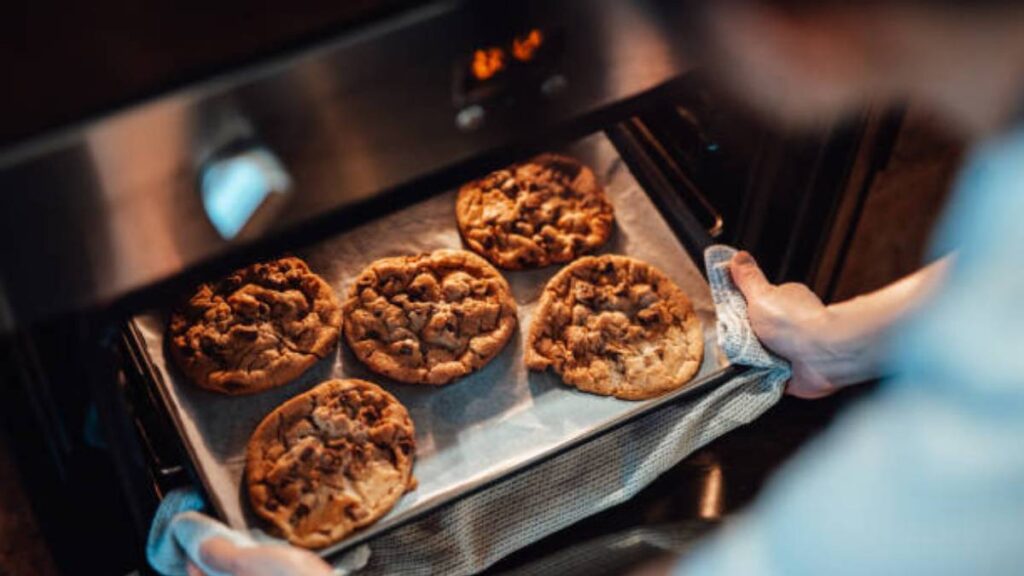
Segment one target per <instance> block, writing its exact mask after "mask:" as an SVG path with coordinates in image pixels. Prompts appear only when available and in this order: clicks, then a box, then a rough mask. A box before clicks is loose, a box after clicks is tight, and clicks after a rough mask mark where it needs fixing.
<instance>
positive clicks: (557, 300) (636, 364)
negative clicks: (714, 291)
mask: <svg viewBox="0 0 1024 576" xmlns="http://www.w3.org/2000/svg"><path fill="white" fill-rule="evenodd" d="M703 358H704V338H703V334H702V332H701V326H700V320H699V319H698V318H697V315H696V314H695V313H694V310H693V306H692V305H691V304H690V300H689V299H688V298H687V297H686V295H685V294H684V293H683V291H682V290H680V289H679V287H678V286H676V285H675V284H674V283H673V282H672V281H671V280H669V279H668V278H667V277H666V276H665V275H664V274H662V273H661V271H659V270H658V269H657V268H655V267H653V266H651V265H649V264H646V263H644V262H640V261H639V260H634V259H632V258H627V257H625V256H614V255H605V256H597V257H594V256H588V257H585V258H581V259H579V260H577V261H576V262H573V263H572V264H570V265H569V266H566V267H565V268H564V269H563V270H561V271H560V272H559V273H558V274H556V275H555V276H554V278H552V279H551V281H550V282H548V284H547V286H545V287H544V292H543V294H542V295H541V298H540V305H539V307H538V309H537V313H536V316H535V318H534V320H533V324H532V326H530V333H529V335H528V338H527V345H526V365H527V366H528V367H529V368H530V369H532V370H539V371H542V370H546V369H548V368H552V369H553V370H554V371H555V372H557V373H558V374H559V375H561V377H562V380H563V381H565V383H566V384H569V385H571V386H575V387H577V388H579V389H580V390H583V391H585V392H591V393H594V394H602V395H610V396H615V397H618V398H623V399H626V400H641V399H645V398H651V397H654V396H658V395H660V394H663V393H665V392H668V391H669V390H674V389H676V388H679V387H680V386H682V385H683V384H685V383H686V382H687V381H689V380H690V379H691V378H692V377H693V376H694V375H695V374H696V373H697V371H698V369H700V365H701V361H702V360H703Z"/></svg>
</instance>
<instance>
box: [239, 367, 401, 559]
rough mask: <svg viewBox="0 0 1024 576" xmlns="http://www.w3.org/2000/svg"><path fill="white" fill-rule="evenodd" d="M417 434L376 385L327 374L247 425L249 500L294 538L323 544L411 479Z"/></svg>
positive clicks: (375, 513)
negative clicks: (250, 427)
mask: <svg viewBox="0 0 1024 576" xmlns="http://www.w3.org/2000/svg"><path fill="white" fill-rule="evenodd" d="M415 438H416V434H415V429H414V427H413V423H412V419H410V418H409V413H408V412H407V411H406V409H405V407H404V406H402V405H401V404H400V403H399V402H398V400H396V399H395V397H394V396H392V395H391V394H389V393H387V392H385V391H384V390H383V389H382V388H381V387H379V386H377V385H376V384H372V383H370V382H366V381H364V380H354V379H350V380H328V381H327V382H324V383H322V384H320V385H318V386H316V387H315V388H313V389H311V390H309V391H308V392H305V393H303V394H299V395H298V396H295V397H294V398H292V399H290V400H288V401H287V402H285V403H284V404H282V405H280V406H279V407H277V408H276V409H275V410H274V411H273V412H271V413H270V414H268V415H267V416H266V417H265V418H264V419H263V421H262V422H261V423H260V425H259V426H258V427H257V428H256V431H255V432H253V434H252V437H251V438H250V440H249V445H248V448H247V450H246V460H245V484H246V486H247V488H248V491H249V500H250V502H251V504H252V507H253V509H254V510H255V511H256V513H257V514H258V515H259V516H260V517H261V518H263V519H264V520H266V521H268V522H269V523H270V524H271V525H272V526H273V528H274V530H275V531H276V533H277V534H279V535H280V536H283V537H284V538H286V539H287V540H288V541H289V542H291V543H292V544H295V545H298V546H303V547H306V548H323V547H324V546H327V545H330V544H333V543H335V542H338V541H340V540H342V539H343V538H345V537H346V536H347V535H349V534H351V533H352V532H353V531H355V530H358V529H359V528H362V527H364V526H368V525H369V524H372V523H373V522H375V521H377V520H378V519H379V518H380V517H382V516H384V514H386V513H387V512H388V511H389V510H391V508H392V507H393V506H394V505H395V503H396V502H397V501H398V499H399V498H400V497H401V496H402V494H404V493H405V492H406V491H408V490H411V489H413V488H414V487H415V480H414V479H413V476H412V467H413V459H414V453H415V449H416V440H415Z"/></svg>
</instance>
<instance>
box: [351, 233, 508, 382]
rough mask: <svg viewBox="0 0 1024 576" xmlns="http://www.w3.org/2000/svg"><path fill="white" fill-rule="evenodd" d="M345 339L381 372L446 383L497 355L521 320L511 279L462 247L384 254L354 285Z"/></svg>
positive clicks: (403, 379)
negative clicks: (399, 255)
mask: <svg viewBox="0 0 1024 576" xmlns="http://www.w3.org/2000/svg"><path fill="white" fill-rule="evenodd" d="M344 313H345V340H346V341H347V342H348V344H349V346H350V347H351V348H352V351H353V352H355V355H356V357H358V358H359V359H360V360H361V361H362V362H363V363H364V364H366V365H367V366H368V367H369V368H370V369H371V370H373V371H374V372H376V373H378V374H383V375H384V376H387V377H389V378H393V379H395V380H398V381H400V382H407V383H411V384H435V385H440V384H446V383H448V382H451V381H452V380H454V379H455V378H458V377H460V376H465V375H466V374H469V373H470V372H473V371H474V370H477V369H479V368H481V367H482V366H484V365H485V364H487V363H488V362H490V361H491V359H493V358H494V357H495V356H497V355H498V352H500V351H501V349H502V348H503V347H504V346H505V344H506V343H507V342H508V340H509V338H510V337H511V336H512V332H513V331H514V330H515V326H516V304H515V301H514V300H513V299H512V293H511V291H510V290H509V286H508V283H507V282H506V281H505V279H504V278H503V277H502V276H501V274H499V273H498V271H497V270H495V269H494V268H493V267H492V266H491V265H490V264H488V263H487V262H486V261H485V260H484V259H483V258H480V257H479V256H476V255H475V254H472V253H470V252H466V251H463V250H438V251H436V252H433V253H430V254H422V255H419V256H404V257H398V258H384V259H381V260H377V261H376V262H374V263H372V264H370V266H368V267H367V268H366V269H365V270H363V271H362V273H360V274H359V277H358V278H356V280H355V282H353V284H352V286H351V288H350V289H349V293H348V299H347V300H346V301H345V305H344Z"/></svg>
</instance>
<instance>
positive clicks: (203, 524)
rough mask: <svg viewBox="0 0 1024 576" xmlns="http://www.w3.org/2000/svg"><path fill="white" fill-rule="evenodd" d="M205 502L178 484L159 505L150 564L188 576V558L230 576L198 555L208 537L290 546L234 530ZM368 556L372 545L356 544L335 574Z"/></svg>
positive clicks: (214, 574) (172, 575) (213, 573)
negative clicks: (208, 512) (207, 512)
mask: <svg viewBox="0 0 1024 576" xmlns="http://www.w3.org/2000/svg"><path fill="white" fill-rule="evenodd" d="M204 508H206V502H205V501H204V500H203V497H202V495H200V493H199V491H198V490H196V489H195V488H178V489H176V490H172V491H171V492H169V493H168V494H167V496H165V497H164V499H163V502H161V503H160V507H159V508H157V511H156V515H155V516H154V517H153V523H152V524H151V525H150V528H149V539H148V541H147V542H146V558H147V559H148V560H149V563H150V565H151V566H152V567H153V568H154V569H155V570H156V571H157V572H159V573H160V574H163V575H164V576H187V572H186V565H187V564H188V562H189V561H191V562H192V563H193V564H195V565H197V566H199V568H200V569H202V571H203V573H204V574H207V575H209V576H231V575H230V574H225V573H224V572H220V571H217V570H213V569H211V568H210V567H209V566H207V565H205V564H204V563H203V561H202V559H201V558H200V556H199V546H200V545H201V544H202V543H203V541H205V540H206V539H207V538H212V537H215V536H219V537H222V538H226V539H228V540H230V541H231V542H232V543H234V544H235V546H238V547H247V546H256V545H257V544H269V545H272V546H289V544H288V543H287V542H285V541H284V540H279V539H277V538H271V537H269V536H267V535H265V534H262V533H260V532H254V533H253V534H249V533H245V532H241V531H238V530H232V529H231V528H228V527H227V526H225V525H224V524H222V523H221V522H219V521H217V520H214V519H213V518H210V517H209V516H207V515H205V514H203V513H202V512H201V510H203V509H204ZM368 560H369V549H367V548H366V547H365V546H363V547H360V548H357V549H356V550H354V551H353V552H351V553H349V554H347V555H346V556H345V557H344V558H343V559H342V564H340V565H335V567H334V568H335V570H334V572H335V574H337V575H338V576H346V575H347V574H351V573H352V572H353V571H354V570H357V569H358V568H361V567H362V566H363V565H365V564H366V562H367V561H368Z"/></svg>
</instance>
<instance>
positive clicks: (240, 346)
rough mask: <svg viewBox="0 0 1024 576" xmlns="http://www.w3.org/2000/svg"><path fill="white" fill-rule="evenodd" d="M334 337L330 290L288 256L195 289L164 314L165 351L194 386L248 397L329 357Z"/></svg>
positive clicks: (337, 315)
mask: <svg viewBox="0 0 1024 576" xmlns="http://www.w3.org/2000/svg"><path fill="white" fill-rule="evenodd" d="M340 331H341V307H340V306H339V304H338V300H337V298H336V297H335V295H334V291H333V290H331V287H330V286H329V285H328V284H327V282H324V280H323V279H322V278H320V277H319V276H317V275H316V274H314V273H313V272H311V271H310V270H309V266H307V265H306V263H305V262H303V261H302V260H300V259H298V258H294V257H288V258H281V259H278V260H272V261H270V262H261V263H259V264H253V265H251V266H248V267H246V268H242V269H241V270H237V271H235V272H233V273H232V274H230V275H228V276H227V277H226V278H223V279H221V280H218V281H215V282H205V283H203V284H200V285H199V286H198V287H197V288H196V290H195V292H194V293H193V294H192V296H191V297H190V298H189V299H188V300H187V301H186V302H185V303H184V304H183V305H182V306H180V307H179V308H178V309H177V310H176V311H175V312H174V313H172V314H171V320H170V324H169V326H168V347H169V348H170V353H171V356H172V357H173V358H174V360H175V362H176V363H177V364H178V366H179V367H180V368H181V370H182V372H184V373H185V375H186V376H188V377H189V378H190V379H191V380H192V381H194V382H195V383H196V384H198V385H199V386H202V387H203V388H207V389H209V390H213V391H216V392H222V393H224V394H249V393H253V392H259V391H261V390H265V389H267V388H272V387H274V386H280V385H282V384H287V383H288V382H290V381H291V380H294V379H295V378H297V377H298V376H299V375H300V374H302V373H303V372H304V371H306V369H308V368H309V367H310V366H312V365H313V364H315V363H316V362H317V361H318V360H320V359H321V358H325V357H327V355H328V354H330V352H331V351H332V350H334V347H335V346H336V344H337V342H338V336H339V333H340Z"/></svg>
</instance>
